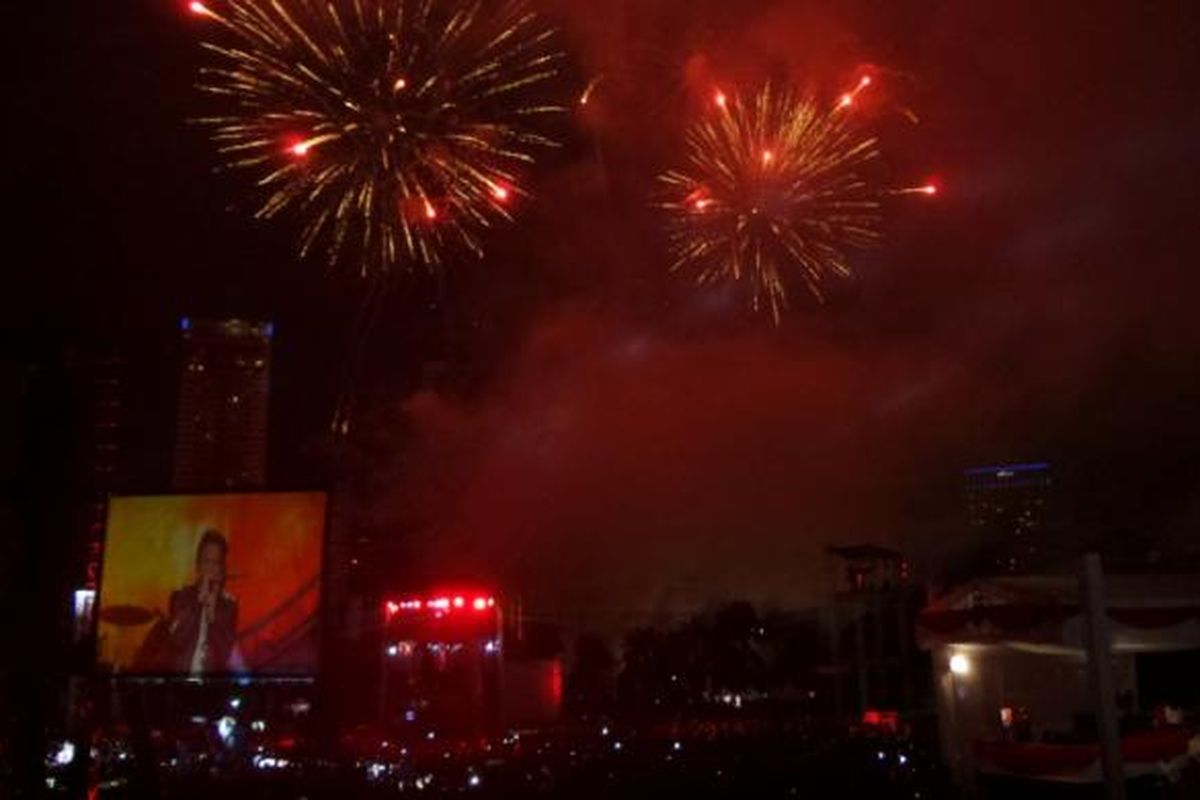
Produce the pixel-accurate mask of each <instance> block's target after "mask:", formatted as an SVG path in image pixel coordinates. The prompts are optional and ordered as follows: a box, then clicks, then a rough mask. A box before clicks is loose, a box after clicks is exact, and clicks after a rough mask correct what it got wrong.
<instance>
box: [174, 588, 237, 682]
mask: <svg viewBox="0 0 1200 800" xmlns="http://www.w3.org/2000/svg"><path fill="white" fill-rule="evenodd" d="M199 594H200V590H199V588H197V587H196V586H185V587H184V588H182V589H179V590H178V591H175V592H172V593H171V603H170V611H169V615H168V623H167V626H168V627H167V634H168V636H169V637H170V640H171V661H172V662H173V663H172V664H171V667H172V669H174V670H178V671H180V672H191V670H192V654H193V653H194V652H195V651H196V640H197V639H199V638H200V614H201V611H202V609H201V606H200V600H199ZM236 641H237V601H236V600H234V599H233V598H232V597H231V596H229V595H228V594H225V593H224V592H222V593H221V596H220V597H218V598H217V603H216V607H215V609H214V613H213V616H212V619H210V620H209V621H208V651H207V653H206V654H205V658H204V671H205V672H228V671H229V669H230V666H229V656H230V654H231V653H233V646H234V644H235V643H236Z"/></svg>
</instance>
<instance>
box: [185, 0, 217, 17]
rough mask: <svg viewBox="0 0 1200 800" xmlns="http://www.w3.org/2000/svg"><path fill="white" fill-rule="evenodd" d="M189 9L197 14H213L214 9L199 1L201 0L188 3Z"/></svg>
mask: <svg viewBox="0 0 1200 800" xmlns="http://www.w3.org/2000/svg"><path fill="white" fill-rule="evenodd" d="M188 11H191V12H192V13H193V14H195V15H197V16H205V17H207V16H212V11H210V10H209V8H208V6H206V5H204V3H201V2H199V0H193V2H191V3H188Z"/></svg>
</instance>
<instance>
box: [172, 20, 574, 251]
mask: <svg viewBox="0 0 1200 800" xmlns="http://www.w3.org/2000/svg"><path fill="white" fill-rule="evenodd" d="M190 7H191V9H192V11H193V12H194V13H195V14H196V15H197V16H202V17H204V18H206V19H209V20H213V21H215V22H216V23H218V31H217V33H218V35H216V36H214V37H213V39H212V40H211V41H208V42H205V44H204V46H205V48H206V49H207V50H209V51H210V52H211V53H212V54H213V56H214V58H215V60H216V61H215V65H213V66H209V67H206V68H204V69H203V70H202V72H201V81H200V88H201V89H202V90H203V91H205V92H207V93H209V94H210V95H212V96H214V97H215V98H217V99H218V100H219V101H221V103H222V104H223V106H224V109H223V111H222V112H221V113H219V114H218V115H216V116H210V117H204V118H202V119H200V120H199V122H200V123H202V124H204V125H205V126H207V127H208V128H209V130H210V132H211V136H212V139H213V141H214V142H215V143H216V144H217V146H218V149H219V151H220V153H221V155H222V156H223V158H224V159H225V166H226V167H228V168H232V169H241V170H247V171H249V172H251V173H252V174H254V175H255V176H256V183H257V186H258V188H259V190H260V191H261V192H262V199H261V203H260V205H259V207H258V210H257V212H256V214H257V216H259V217H261V218H270V217H275V216H276V215H279V214H280V213H282V212H288V213H291V214H294V215H296V216H297V217H298V218H299V220H300V221H301V224H302V230H301V237H300V250H301V253H302V254H307V253H309V252H310V251H312V250H313V249H314V248H318V249H323V250H324V251H325V252H326V254H327V255H328V257H329V259H330V261H331V263H347V262H349V263H353V264H355V266H357V267H358V268H359V269H360V270H361V271H362V273H363V274H372V273H377V272H383V273H386V272H389V271H391V270H392V269H393V268H394V267H396V266H397V265H401V264H403V265H406V266H411V265H418V264H419V265H425V266H428V267H435V266H437V265H439V264H440V263H442V260H443V258H444V257H445V256H446V255H447V254H448V253H449V252H450V251H452V250H455V249H460V248H465V249H466V250H469V251H471V252H474V253H476V254H481V252H482V248H481V241H480V237H481V234H482V233H483V230H484V229H485V228H487V227H489V226H491V225H492V224H494V223H495V222H498V221H503V220H508V219H510V218H511V204H512V201H513V199H514V198H515V197H518V196H522V195H524V194H525V192H524V191H523V190H522V188H521V183H520V178H521V172H522V169H523V168H525V167H526V166H527V165H528V164H530V163H531V162H532V161H533V160H534V157H535V155H536V154H537V153H538V152H539V151H540V150H542V149H543V148H546V147H551V146H554V144H555V142H554V141H553V140H552V139H551V138H549V137H548V136H547V135H545V134H544V133H542V132H540V128H541V126H540V124H539V122H540V121H541V120H543V119H544V118H546V117H548V116H550V115H554V114H558V113H561V112H562V111H563V109H562V108H561V107H560V106H558V105H555V104H554V103H552V102H549V101H546V100H544V99H543V98H544V96H545V95H546V94H547V90H548V86H549V83H550V81H551V79H552V78H553V77H554V76H555V75H556V74H557V72H558V70H559V64H560V60H561V55H560V53H559V52H558V51H557V50H556V49H555V46H554V44H553V38H554V36H553V32H552V31H551V30H550V29H549V28H547V27H545V26H544V25H543V24H542V23H541V22H540V20H539V18H538V17H537V16H536V15H535V14H534V13H532V12H531V11H530V10H529V8H528V6H527V4H526V3H525V2H524V0H209V2H207V3H192V4H191V5H190Z"/></svg>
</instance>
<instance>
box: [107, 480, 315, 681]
mask: <svg viewBox="0 0 1200 800" xmlns="http://www.w3.org/2000/svg"><path fill="white" fill-rule="evenodd" d="M324 533H325V495H324V494H323V493H319V492H304V493H300V492H280V493H269V494H268V493H262V494H212V495H159V496H145V497H114V498H112V499H111V501H110V503H109V508H108V526H107V532H106V537H105V546H104V568H103V571H102V576H101V584H100V612H99V627H98V629H97V651H98V652H97V655H98V661H99V663H100V665H101V666H102V667H107V668H109V669H111V670H112V671H113V672H114V673H116V674H132V675H185V676H205V675H309V674H312V673H314V672H315V670H316V667H317V618H318V607H319V604H320V597H321V555H322V544H323V540H324Z"/></svg>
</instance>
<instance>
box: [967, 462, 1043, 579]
mask: <svg viewBox="0 0 1200 800" xmlns="http://www.w3.org/2000/svg"><path fill="white" fill-rule="evenodd" d="M964 479H965V483H966V493H967V514H968V521H969V524H970V527H971V534H972V536H974V537H975V541H977V542H978V543H979V544H980V545H982V546H983V548H984V551H985V552H986V554H987V560H988V562H989V566H990V567H991V568H992V569H995V570H997V571H999V572H1006V573H1020V572H1028V571H1030V570H1031V569H1035V568H1037V567H1038V566H1039V565H1040V564H1041V562H1042V561H1044V559H1045V556H1046V545H1047V542H1046V539H1045V537H1046V535H1047V517H1048V513H1049V509H1048V505H1049V502H1050V490H1051V486H1052V484H1053V479H1052V474H1051V469H1050V465H1049V464H1001V465H998V466H994V467H976V468H974V469H968V470H967V471H966V472H965V474H964Z"/></svg>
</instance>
